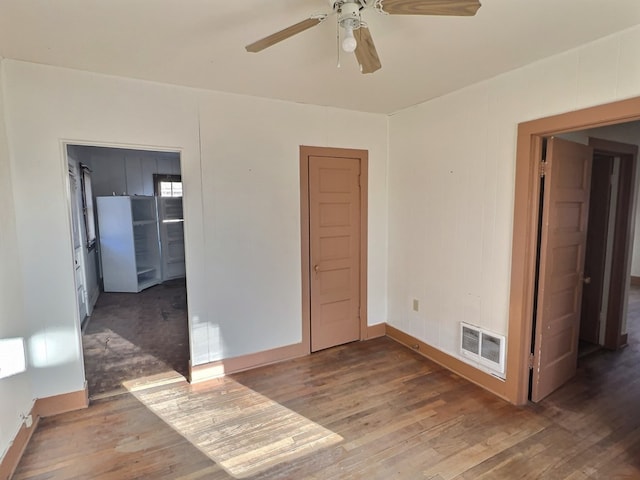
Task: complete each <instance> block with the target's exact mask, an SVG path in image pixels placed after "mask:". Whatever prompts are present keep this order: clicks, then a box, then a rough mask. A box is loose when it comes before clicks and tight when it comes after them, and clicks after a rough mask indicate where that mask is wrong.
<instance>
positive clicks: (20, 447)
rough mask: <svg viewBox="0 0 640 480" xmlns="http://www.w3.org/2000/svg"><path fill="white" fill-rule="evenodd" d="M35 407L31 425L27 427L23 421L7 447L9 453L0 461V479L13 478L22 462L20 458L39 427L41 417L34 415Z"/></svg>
mask: <svg viewBox="0 0 640 480" xmlns="http://www.w3.org/2000/svg"><path fill="white" fill-rule="evenodd" d="M34 408H35V407H34ZM34 408H32V409H31V412H30V414H31V418H33V423H32V424H31V427H29V428H27V427H26V426H25V425H24V423H22V425H21V426H20V430H18V433H17V435H16V436H15V438H14V439H13V442H11V445H10V446H9V448H8V449H7V453H5V455H4V457H3V458H2V461H0V480H9V479H10V478H11V476H12V475H13V473H14V472H15V471H16V468H18V463H20V459H21V458H22V455H23V454H24V451H25V450H26V448H27V445H28V444H29V440H31V436H32V435H33V432H35V431H36V428H37V427H38V422H39V421H40V417H38V416H37V415H34V413H33V411H34Z"/></svg>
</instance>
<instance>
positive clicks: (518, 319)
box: [505, 97, 640, 405]
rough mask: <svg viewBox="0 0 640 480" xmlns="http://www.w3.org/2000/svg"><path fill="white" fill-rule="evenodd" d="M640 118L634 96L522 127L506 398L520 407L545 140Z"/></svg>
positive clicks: (530, 321) (524, 389) (530, 320)
mask: <svg viewBox="0 0 640 480" xmlns="http://www.w3.org/2000/svg"><path fill="white" fill-rule="evenodd" d="M639 119H640V97H635V98H631V99H628V100H622V101H617V102H613V103H608V104H605V105H599V106H596V107H589V108H585V109H582V110H576V111H572V112H567V113H563V114H558V115H553V116H550V117H545V118H541V119H538V120H531V121H528V122H523V123H520V124H518V133H517V143H516V174H515V191H514V217H513V219H514V220H513V239H512V251H511V284H510V296H509V330H508V335H509V336H508V349H507V379H506V382H505V394H506V395H505V396H506V397H507V398H508V399H509V400H510V401H511V402H513V403H515V404H518V405H522V404H525V403H527V397H528V392H529V354H530V351H531V338H532V325H533V311H534V308H533V307H534V294H533V293H534V286H535V281H536V254H537V238H538V235H537V233H538V216H539V196H540V182H539V170H538V169H539V162H540V159H541V158H542V151H543V145H542V144H543V138H544V137H549V136H552V135H558V134H561V133H568V132H572V131H579V130H586V129H590V128H597V127H604V126H608V125H616V124H619V123H624V122H631V121H636V120H639ZM634 180H635V178H634ZM633 186H634V188H635V182H634V185H633ZM631 212H634V208H633V206H632V208H631Z"/></svg>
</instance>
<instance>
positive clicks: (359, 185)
mask: <svg viewBox="0 0 640 480" xmlns="http://www.w3.org/2000/svg"><path fill="white" fill-rule="evenodd" d="M361 186H362V185H361V184H360V175H358V187H361Z"/></svg>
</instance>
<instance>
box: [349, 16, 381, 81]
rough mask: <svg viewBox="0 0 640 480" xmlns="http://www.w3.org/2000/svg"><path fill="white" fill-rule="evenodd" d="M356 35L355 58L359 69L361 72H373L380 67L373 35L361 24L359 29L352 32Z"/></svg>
mask: <svg viewBox="0 0 640 480" xmlns="http://www.w3.org/2000/svg"><path fill="white" fill-rule="evenodd" d="M353 35H354V37H356V41H357V45H356V52H355V53H356V58H357V59H358V63H359V64H360V70H361V71H362V73H373V72H375V71H376V70H379V69H380V68H382V64H381V63H380V59H379V58H378V52H377V51H376V46H375V45H374V44H373V37H371V32H369V29H368V28H367V27H365V26H364V25H362V26H361V27H360V28H359V29H357V30H356V31H354V32H353Z"/></svg>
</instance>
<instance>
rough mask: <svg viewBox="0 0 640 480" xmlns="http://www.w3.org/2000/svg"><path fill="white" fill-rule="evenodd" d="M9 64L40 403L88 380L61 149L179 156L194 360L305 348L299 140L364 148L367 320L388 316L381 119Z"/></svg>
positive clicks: (20, 226) (20, 228)
mask: <svg viewBox="0 0 640 480" xmlns="http://www.w3.org/2000/svg"><path fill="white" fill-rule="evenodd" d="M5 69H6V80H7V81H6V89H7V98H8V101H7V115H8V135H9V138H10V140H11V144H12V149H11V165H12V168H13V169H14V177H15V191H14V196H15V203H16V218H17V233H18V238H19V239H20V244H19V258H20V259H21V261H22V266H23V272H24V281H23V287H24V289H25V291H28V292H37V294H38V301H37V302H29V303H28V304H27V307H26V315H27V317H28V318H29V319H30V320H32V322H33V333H34V334H38V335H41V336H40V337H39V338H41V339H42V341H43V346H46V347H47V349H46V354H47V355H42V356H41V357H40V358H39V360H41V361H40V362H39V363H38V368H37V369H35V372H34V376H35V381H34V385H35V389H36V392H35V393H36V395H37V396H39V397H42V396H49V395H54V394H59V393H63V392H68V391H74V390H79V389H81V388H82V387H83V381H84V374H83V369H82V362H81V352H80V338H79V335H78V331H79V329H78V319H77V315H76V313H75V303H74V296H73V269H72V258H71V238H70V227H69V213H68V210H69V209H68V200H67V193H66V192H67V191H68V186H67V179H66V158H65V156H64V154H63V148H62V142H63V141H69V142H70V143H95V144H101V145H105V144H108V145H116V146H120V147H123V148H130V147H131V146H139V147H142V148H145V149H148V150H154V149H155V150H166V151H179V152H180V154H181V165H182V179H183V186H184V191H185V199H184V210H185V239H186V266H187V289H188V308H189V315H190V323H191V328H192V335H191V340H192V345H191V348H192V361H193V362H194V363H195V364H199V363H203V362H207V361H214V360H218V359H222V358H228V357H232V356H237V355H242V354H246V353H253V352H256V351H261V350H265V349H270V348H275V347H280V346H284V345H288V344H291V343H294V342H297V341H299V340H300V338H301V320H300V318H301V300H300V295H301V293H300V290H301V281H300V273H301V268H300V226H299V224H300V212H299V204H300V201H299V166H298V164H299V154H298V148H299V145H301V144H307V145H318V146H333V147H354V148H363V149H367V150H369V162H370V164H369V174H370V176H369V181H370V185H369V192H370V199H369V216H370V217H369V265H368V268H369V279H368V287H369V305H368V308H369V323H370V324H376V323H379V322H383V321H385V320H386V258H387V224H386V218H387V211H386V208H387V207H386V182H387V178H386V175H387V172H386V168H387V118H386V117H384V116H381V115H372V114H361V113H353V112H348V111H343V110H338V109H332V108H325V107H317V106H310V105H298V104H292V103H285V102H277V101H270V100H260V99H256V98H250V97H243V96H237V95H228V94H223V93H214V92H203V91H198V90H193V89H187V88H182V87H176V86H169V85H160V84H155V83H150V82H142V81H136V80H130V79H123V78H116V77H109V76H104V75H98V74H91V73H86V72H78V71H72V70H67V69H62V68H55V67H47V66H41V65H35V64H29V63H23V62H17V61H6V60H5ZM200 143H202V153H201V151H200ZM43 232H46V242H45V241H44V240H43V239H44V237H43V235H45V234H44V233H43ZM43 352H44V351H43ZM63 352H64V355H62V353H63ZM56 353H60V355H56Z"/></svg>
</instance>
